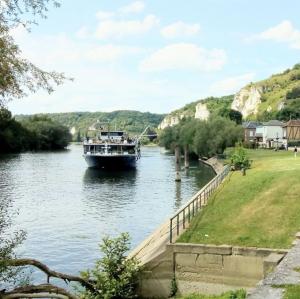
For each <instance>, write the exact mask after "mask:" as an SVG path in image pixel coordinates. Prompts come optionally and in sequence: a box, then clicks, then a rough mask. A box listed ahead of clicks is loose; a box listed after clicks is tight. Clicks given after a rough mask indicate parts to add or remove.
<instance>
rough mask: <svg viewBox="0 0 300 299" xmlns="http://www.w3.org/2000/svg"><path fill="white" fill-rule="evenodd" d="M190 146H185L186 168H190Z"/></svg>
mask: <svg viewBox="0 0 300 299" xmlns="http://www.w3.org/2000/svg"><path fill="white" fill-rule="evenodd" d="M189 158H190V157H189V146H188V145H187V144H186V145H185V146H184V167H185V168H186V169H187V168H190V159H189Z"/></svg>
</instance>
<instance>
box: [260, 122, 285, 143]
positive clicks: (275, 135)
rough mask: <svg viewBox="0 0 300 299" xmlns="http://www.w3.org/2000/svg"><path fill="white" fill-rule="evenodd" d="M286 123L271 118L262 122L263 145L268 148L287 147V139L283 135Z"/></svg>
mask: <svg viewBox="0 0 300 299" xmlns="http://www.w3.org/2000/svg"><path fill="white" fill-rule="evenodd" d="M283 126H284V123H283V122H281V121H279V120H270V121H268V122H265V123H263V124H262V128H260V131H261V133H262V143H261V145H262V146H263V147H266V148H273V147H280V146H282V145H284V146H285V147H286V145H287V141H286V139H285V138H284V135H283Z"/></svg>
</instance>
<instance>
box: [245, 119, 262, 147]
mask: <svg viewBox="0 0 300 299" xmlns="http://www.w3.org/2000/svg"><path fill="white" fill-rule="evenodd" d="M261 125H262V124H261V123H260V122H257V121H247V122H244V123H243V128H244V141H245V142H256V141H257V137H256V129H257V127H260V126H261Z"/></svg>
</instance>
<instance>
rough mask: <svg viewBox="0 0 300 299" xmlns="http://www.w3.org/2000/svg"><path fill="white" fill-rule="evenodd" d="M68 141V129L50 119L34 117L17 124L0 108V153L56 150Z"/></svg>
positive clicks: (64, 145) (8, 113) (69, 139)
mask: <svg viewBox="0 0 300 299" xmlns="http://www.w3.org/2000/svg"><path fill="white" fill-rule="evenodd" d="M70 141H71V134H70V132H69V129H68V128H67V127H66V126H63V125H61V124H59V123H57V122H54V121H52V120H51V119H50V118H47V117H45V116H44V117H38V116H34V117H31V118H28V119H26V120H24V121H22V122H18V121H16V120H15V119H14V118H13V117H12V115H11V113H10V112H9V111H8V110H7V109H5V108H0V153H14V152H21V151H28V150H30V151H33V150H34V151H38V150H58V149H63V148H65V147H66V146H67V145H68V144H69V142H70Z"/></svg>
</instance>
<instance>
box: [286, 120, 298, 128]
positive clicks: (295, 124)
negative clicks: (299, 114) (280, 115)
mask: <svg viewBox="0 0 300 299" xmlns="http://www.w3.org/2000/svg"><path fill="white" fill-rule="evenodd" d="M284 127H300V119H291V120H289V121H288V122H287V123H286V124H285V125H284Z"/></svg>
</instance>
